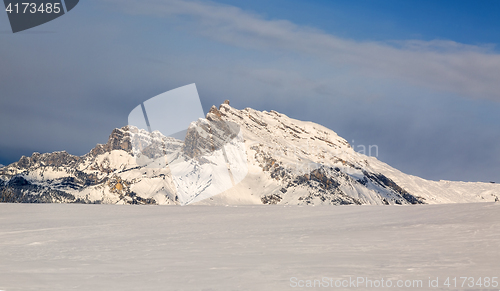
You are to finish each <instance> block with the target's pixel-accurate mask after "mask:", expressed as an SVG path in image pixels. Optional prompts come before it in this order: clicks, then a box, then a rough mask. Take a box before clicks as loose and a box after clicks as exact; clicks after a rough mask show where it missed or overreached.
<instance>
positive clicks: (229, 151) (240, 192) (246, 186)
mask: <svg viewBox="0 0 500 291" xmlns="http://www.w3.org/2000/svg"><path fill="white" fill-rule="evenodd" d="M137 138H139V140H135V139H137ZM137 142H138V143H137ZM134 145H135V146H136V147H137V146H139V149H137V148H134ZM141 154H142V156H141ZM157 159H163V164H162V163H160V164H155V165H156V166H154V164H153V162H156V160H157ZM228 173H229V175H228ZM217 193H218V195H215V194H217ZM498 193H500V184H492V183H463V182H450V181H445V182H443V181H440V182H435V181H427V180H424V179H421V178H419V177H415V176H410V175H406V174H404V173H401V172H399V171H398V170H396V169H394V168H392V167H390V166H389V165H387V164H384V163H382V162H380V161H378V160H377V159H376V158H374V157H368V156H365V155H362V154H360V153H356V152H355V151H354V150H353V148H352V147H351V145H349V143H348V142H347V141H346V140H345V139H343V138H342V137H340V136H338V135H337V134H336V133H335V132H334V131H332V130H330V129H328V128H325V127H323V126H321V125H319V124H315V123H312V122H306V121H300V120H296V119H293V118H290V117H288V116H287V115H285V114H283V113H278V112H276V111H274V110H271V111H270V112H267V111H258V110H254V109H251V108H245V109H243V110H238V109H235V108H233V107H231V106H230V105H229V101H227V100H226V101H224V103H223V104H221V105H220V106H219V107H218V108H217V107H216V106H212V107H211V108H210V110H209V112H208V113H207V116H206V119H199V120H197V121H194V122H193V123H191V126H190V127H189V128H188V130H187V133H186V136H185V139H184V141H182V140H179V139H175V138H172V137H165V136H163V135H162V134H161V133H159V132H153V133H149V132H148V131H146V130H142V129H138V128H136V127H133V126H124V127H122V128H117V129H114V130H113V131H112V132H111V134H110V136H109V138H108V141H107V143H106V144H98V145H97V146H96V147H95V148H94V149H92V150H91V151H90V152H89V153H88V154H86V155H84V156H82V157H77V156H73V155H71V154H68V153H67V152H64V151H63V152H55V153H47V154H40V153H33V155H32V156H31V157H24V156H23V157H22V158H21V159H20V160H19V161H18V162H16V163H13V164H11V165H9V166H7V167H4V168H0V202H2V201H5V202H36V201H38V202H81V203H127V204H145V203H154V204H183V203H188V202H189V203H190V202H192V201H197V203H201V204H289V205H297V204H304V205H308V204H312V205H316V204H334V205H343V204H379V205H384V204H421V203H454V202H481V201H483V202H487V201H490V202H493V201H495V200H498V199H499V197H500V194H498ZM213 195H215V196H213ZM182 197H188V198H189V199H188V200H182V199H183V198H182Z"/></svg>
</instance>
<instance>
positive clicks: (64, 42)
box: [0, 0, 500, 182]
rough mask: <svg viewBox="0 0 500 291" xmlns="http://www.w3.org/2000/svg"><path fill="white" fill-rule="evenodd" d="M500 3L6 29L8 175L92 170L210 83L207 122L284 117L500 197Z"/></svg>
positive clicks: (273, 5) (205, 12) (118, 5)
mask: <svg viewBox="0 0 500 291" xmlns="http://www.w3.org/2000/svg"><path fill="white" fill-rule="evenodd" d="M499 3H500V2H498V1H480V2H474V1H298V0H287V1H284V0H283V1H281V0H279V1H260V0H258V1H217V2H213V1H181V0H170V1H161V0H151V1H147V2H145V1H138V0H102V1H93V0H89V1H80V4H79V5H78V6H77V7H76V8H75V9H73V10H72V11H71V12H70V13H68V14H67V15H64V16H63V17H60V18H59V19H56V20H54V21H52V22H49V23H47V24H44V25H42V26H39V27H36V28H34V29H31V30H29V31H26V32H21V33H17V34H12V33H11V32H10V31H9V30H10V27H9V24H8V21H7V16H6V14H5V13H4V14H2V13H0V38H1V39H2V40H1V42H2V46H0V55H1V56H2V57H1V66H0V96H2V97H1V99H0V134H1V137H2V138H1V139H0V163H3V164H7V163H10V162H13V161H16V160H18V159H19V157H20V156H21V155H31V153H32V152H34V151H38V152H51V151H55V150H66V151H68V152H70V153H72V154H76V155H82V154H85V153H86V152H88V151H89V150H90V149H91V148H92V147H94V146H95V144H96V143H105V142H106V140H107V136H108V135H109V133H110V132H111V131H112V129H113V128H115V127H121V126H124V125H126V123H127V116H128V113H129V112H130V111H131V110H132V109H133V108H135V107H136V106H137V105H138V104H140V102H142V101H145V100H147V99H149V98H151V97H153V96H155V95H157V94H160V93H162V92H165V91H168V90H170V89H174V88H177V87H180V86H183V85H186V84H190V83H196V85H197V88H198V91H199V94H200V98H201V100H202V103H203V107H204V110H205V111H207V110H208V109H209V108H210V106H211V105H213V104H216V105H218V104H220V103H222V102H223V101H224V100H225V99H229V100H231V105H232V106H234V107H236V108H239V109H243V108H245V107H252V108H255V109H259V110H276V111H279V112H282V113H285V114H287V115H289V116H291V117H294V118H297V119H301V120H311V121H314V122H318V123H320V124H323V125H325V126H327V127H329V128H330V129H332V130H334V131H336V132H337V133H338V134H339V135H341V136H342V137H344V138H346V139H347V140H348V141H349V142H351V143H353V145H354V146H357V145H366V146H368V145H377V146H378V147H379V159H380V160H382V161H384V162H387V163H389V164H390V165H392V166H394V167H396V168H398V169H400V170H402V171H404V172H406V173H409V174H414V175H418V176H422V177H424V178H428V179H434V180H439V179H447V180H464V181H497V182H498V181H500V177H499V173H500V131H499V128H500V127H499V125H500V114H498V112H499V110H500V93H499V92H500V82H498V80H500V52H499V48H498V45H499V43H500V29H499V28H500V27H499V26H500V21H499V20H497V18H498V17H497V16H498V15H500V4H499ZM353 141H354V142H353Z"/></svg>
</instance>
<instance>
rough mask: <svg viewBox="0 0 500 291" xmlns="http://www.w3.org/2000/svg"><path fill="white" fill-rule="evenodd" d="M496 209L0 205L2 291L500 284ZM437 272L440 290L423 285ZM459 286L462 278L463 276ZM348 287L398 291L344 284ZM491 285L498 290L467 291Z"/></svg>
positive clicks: (472, 206)
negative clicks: (368, 282)
mask: <svg viewBox="0 0 500 291" xmlns="http://www.w3.org/2000/svg"><path fill="white" fill-rule="evenodd" d="M499 213H500V204H499V203H474V204H447V205H419V206H353V207H351V206H346V207H324V206H316V207H313V206H302V207H301V206H239V207H221V206H211V207H207V206H192V207H169V206H163V207H159V206H114V205H74V204H0V249H1V251H0V290H6V291H18V290H19V291H20V290H23V291H26V290H37V291H58V290H60V291H67V290H93V291H99V290H103V291H104V290H105V291H108V290H124V291H128V290H130V291H132V290H133V291H135V290H144V291H147V290H155V291H156V290H218V291H225V290H241V291H245V290H252V291H253V290H262V291H267V290H272V291H275V290H294V289H297V290H324V289H327V290H330V289H336V290H350V289H351V288H292V287H291V286H290V284H291V282H290V279H291V278H293V277H295V278H297V279H300V280H314V279H322V278H324V277H328V278H333V279H346V278H347V279H348V278H349V277H367V278H369V279H372V280H380V279H385V280H387V279H390V280H393V282H396V280H423V282H424V285H423V288H413V290H457V289H458V290H461V289H462V288H446V287H443V285H442V284H443V283H444V280H445V278H446V277H460V276H467V277H474V278H476V280H477V278H479V277H482V278H484V277H489V278H491V277H500V264H499V262H500V252H499V251H498V246H499V245H500V233H499V232H498V230H499V229H500V215H499ZM429 277H431V278H432V279H435V278H436V277H439V280H440V281H439V282H440V287H439V288H428V287H427V284H428V283H427V282H428V278H429ZM459 282H461V281H459ZM352 289H353V290H400V289H398V288H389V289H387V288H363V287H360V288H352ZM472 289H477V290H479V289H481V290H483V289H484V290H486V289H487V290H498V288H491V287H490V288H481V287H478V288H470V289H469V290H472Z"/></svg>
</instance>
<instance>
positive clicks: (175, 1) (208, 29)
mask: <svg viewBox="0 0 500 291" xmlns="http://www.w3.org/2000/svg"><path fill="white" fill-rule="evenodd" d="M109 1H111V2H115V3H117V4H119V5H120V6H121V7H123V8H124V9H125V11H127V12H128V13H133V14H142V15H154V16H159V17H164V16H168V17H180V18H178V19H179V20H181V21H182V23H183V24H184V23H185V24H186V26H188V27H189V29H191V30H192V32H194V33H198V34H202V35H204V36H205V37H208V38H210V39H213V40H216V41H219V42H223V43H226V44H230V45H232V46H239V47H244V48H247V49H248V48H253V49H258V50H286V51H291V52H294V53H299V54H304V55H309V56H315V57H317V58H319V59H320V60H322V61H326V62H328V63H329V64H331V66H344V67H345V66H348V67H350V68H352V69H354V70H357V71H358V72H361V73H362V74H364V75H365V76H369V77H377V78H380V77H382V78H384V77H385V78H396V79H400V80H403V81H405V82H408V83H410V84H413V85H418V86H423V87H426V88H429V89H433V90H442V91H447V92H454V93H459V94H462V95H464V96H468V97H472V98H484V99H490V100H496V101H500V94H499V92H500V82H498V80H500V55H499V54H497V53H495V52H494V51H493V50H492V47H491V45H489V46H487V45H485V46H474V45H465V44H460V43H457V42H453V41H444V40H434V41H420V40H408V41H398V42H391V41H388V42H360V41H354V40H347V39H342V38H339V37H336V36H335V35H332V34H329V33H326V32H323V31H320V30H318V29H314V28H310V27H303V26H299V25H296V24H294V23H291V22H289V21H286V20H267V19H264V18H263V17H261V16H259V15H255V14H251V13H248V12H245V11H243V10H241V9H239V8H236V7H232V6H228V5H221V4H217V3H213V2H195V1H180V0H170V1H160V0H152V1H148V3H147V5H145V3H144V2H143V1H139V0H128V1H123V0H120V1H116V0H109Z"/></svg>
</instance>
